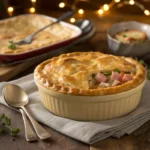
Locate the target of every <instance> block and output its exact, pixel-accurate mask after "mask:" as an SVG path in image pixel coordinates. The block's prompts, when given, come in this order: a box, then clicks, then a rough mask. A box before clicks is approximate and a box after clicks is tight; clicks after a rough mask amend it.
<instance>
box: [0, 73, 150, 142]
mask: <svg viewBox="0 0 150 150" xmlns="http://www.w3.org/2000/svg"><path fill="white" fill-rule="evenodd" d="M11 83H13V84H17V85H19V86H21V87H22V88H23V89H24V90H25V91H26V92H27V94H28V96H29V98H30V102H29V104H28V105H27V109H28V110H29V111H30V113H31V114H32V116H33V117H34V118H35V119H36V120H37V121H39V122H41V123H43V124H45V125H47V126H49V127H51V128H53V129H55V130H57V131H59V132H61V133H63V134H65V135H67V136H70V137H72V138H74V139H77V140H79V141H82V142H84V143H87V144H93V143H95V142H97V141H100V140H103V139H105V138H107V137H110V136H111V137H117V138H119V137H121V136H123V135H124V134H130V133H132V132H133V131H135V130H136V129H137V128H139V127H140V126H141V125H143V124H144V123H145V122H146V121H148V120H150V92H149V89H150V81H147V82H146V85H145V87H144V90H143V93H142V97H141V101H140V104H139V105H138V107H137V108H136V109H135V110H134V111H133V112H131V113H130V114H128V115H126V116H124V117H120V118H117V119H111V120H105V121H95V122H94V121H93V122H85V121H75V120H71V119H66V118H62V117H59V116H55V115H54V114H52V113H50V112H49V111H48V110H46V109H45V107H44V106H43V105H42V103H41V101H40V95H39V92H38V89H37V87H36V85H35V83H34V79H33V74H30V75H28V76H25V77H23V78H20V79H18V80H14V81H11ZM6 84H8V82H2V83H0V103H1V104H4V105H6V106H7V104H6V103H5V101H4V100H3V97H2V89H3V87H4V86H5V85H6Z"/></svg>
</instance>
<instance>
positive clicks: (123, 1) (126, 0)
mask: <svg viewBox="0 0 150 150" xmlns="http://www.w3.org/2000/svg"><path fill="white" fill-rule="evenodd" d="M80 1H85V2H87V3H88V2H91V1H89V0H75V1H74V2H73V3H72V4H71V5H70V4H67V3H64V2H61V3H59V5H58V6H59V8H64V7H66V6H68V7H70V8H72V9H76V8H77V5H78V3H79V2H80ZM124 5H136V6H137V7H139V8H140V9H141V10H142V11H143V12H144V14H145V15H147V16H149V15H150V12H149V10H146V9H145V7H144V5H143V4H141V3H140V2H137V1H135V0H112V1H111V2H110V3H109V4H104V5H103V6H102V7H100V9H99V10H97V13H98V14H99V15H102V14H103V13H104V11H108V10H109V9H111V8H112V7H114V6H117V7H118V8H120V7H122V6H124ZM78 14H84V10H83V9H79V10H78ZM73 22H74V21H73Z"/></svg>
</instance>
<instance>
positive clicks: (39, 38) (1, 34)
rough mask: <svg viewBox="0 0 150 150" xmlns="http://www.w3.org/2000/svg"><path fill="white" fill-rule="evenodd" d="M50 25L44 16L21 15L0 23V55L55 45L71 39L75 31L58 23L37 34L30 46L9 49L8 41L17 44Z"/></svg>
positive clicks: (17, 46) (49, 21)
mask: <svg viewBox="0 0 150 150" xmlns="http://www.w3.org/2000/svg"><path fill="white" fill-rule="evenodd" d="M50 23H52V21H51V20H49V19H48V18H46V17H45V16H42V15H38V14H33V15H21V16H16V17H13V18H10V19H5V20H2V21H0V54H18V53H23V52H27V51H31V50H35V49H39V48H42V47H44V46H48V45H50V44H55V43H57V42H60V41H63V40H67V39H69V38H71V37H72V35H73V34H74V32H75V31H73V30H72V29H71V28H68V27H66V26H63V25H61V24H59V23H57V24H55V25H53V26H51V27H49V28H47V29H45V30H43V31H41V32H40V33H38V34H37V35H36V36H35V37H34V39H33V41H32V43H31V44H24V45H16V48H13V49H11V48H10V47H9V46H10V43H9V42H10V41H13V42H17V41H20V40H22V39H24V38H25V37H26V36H28V35H29V34H31V33H33V32H35V31H37V30H38V29H40V28H42V27H44V26H46V25H48V24H50Z"/></svg>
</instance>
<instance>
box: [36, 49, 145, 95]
mask: <svg viewBox="0 0 150 150" xmlns="http://www.w3.org/2000/svg"><path fill="white" fill-rule="evenodd" d="M116 68H117V69H119V70H120V71H123V72H131V73H132V74H133V75H134V77H133V79H132V80H131V81H128V82H126V83H124V84H121V85H118V86H113V87H106V88H102V87H101V88H95V89H89V87H88V79H89V76H91V74H93V73H98V72H99V71H112V70H113V69H116ZM34 78H35V80H36V82H38V83H39V84H40V85H42V86H43V87H45V88H47V89H49V90H52V91H55V92H60V93H64V94H73V95H89V96H99V95H110V94H116V93H120V92H124V91H127V90H131V89H133V88H135V87H137V86H138V85H140V84H141V83H142V82H143V81H144V80H145V78H146V71H145V68H144V67H143V66H142V65H141V64H140V63H139V62H138V61H136V60H134V59H132V58H129V57H119V56H114V55H108V54H103V53H100V52H74V53H67V54H62V55H60V56H58V57H53V58H51V59H48V60H46V61H44V62H43V63H41V64H39V65H38V66H37V67H36V69H35V71H34Z"/></svg>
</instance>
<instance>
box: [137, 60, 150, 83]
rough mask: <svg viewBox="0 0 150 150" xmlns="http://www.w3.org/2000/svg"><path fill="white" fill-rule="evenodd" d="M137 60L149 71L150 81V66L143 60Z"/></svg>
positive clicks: (149, 78) (149, 77) (148, 77)
mask: <svg viewBox="0 0 150 150" xmlns="http://www.w3.org/2000/svg"><path fill="white" fill-rule="evenodd" d="M135 60H137V61H139V63H140V64H142V65H143V66H144V67H145V69H146V71H147V79H148V80H150V69H149V67H148V65H147V64H146V63H145V62H144V60H142V59H141V60H138V59H137V58H135Z"/></svg>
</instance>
